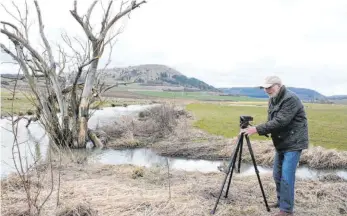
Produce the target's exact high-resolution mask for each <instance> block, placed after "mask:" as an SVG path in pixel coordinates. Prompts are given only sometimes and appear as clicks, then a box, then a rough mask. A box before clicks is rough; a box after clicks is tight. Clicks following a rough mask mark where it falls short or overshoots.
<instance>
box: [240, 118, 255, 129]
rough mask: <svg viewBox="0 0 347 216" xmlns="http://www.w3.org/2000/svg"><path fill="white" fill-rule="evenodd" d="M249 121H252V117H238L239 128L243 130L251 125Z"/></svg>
mask: <svg viewBox="0 0 347 216" xmlns="http://www.w3.org/2000/svg"><path fill="white" fill-rule="evenodd" d="M250 121H253V117H252V116H240V128H241V129H245V128H247V127H248V126H250V125H251V124H250V123H249V122H250Z"/></svg>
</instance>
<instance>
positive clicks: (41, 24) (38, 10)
mask: <svg viewBox="0 0 347 216" xmlns="http://www.w3.org/2000/svg"><path fill="white" fill-rule="evenodd" d="M34 3H35V6H36V11H37V16H38V19H39V28H40V34H41V38H42V40H43V43H44V44H45V48H46V51H47V52H48V57H49V61H50V63H51V67H50V68H51V69H53V68H55V63H54V58H53V54H52V49H51V46H50V45H49V43H48V40H47V38H46V35H45V33H44V32H43V28H44V26H43V23H42V16H41V10H40V7H39V4H38V3H37V0H34Z"/></svg>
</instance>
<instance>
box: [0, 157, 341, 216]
mask: <svg viewBox="0 0 347 216" xmlns="http://www.w3.org/2000/svg"><path fill="white" fill-rule="evenodd" d="M54 173H55V175H54V176H56V174H57V169H56V168H54ZM223 177H224V174H223V173H211V174H202V173H198V172H181V171H170V179H168V173H167V168H165V167H162V168H160V167H158V168H150V169H147V168H142V167H136V166H130V165H122V166H112V165H97V164H94V165H89V166H86V165H85V164H82V165H78V164H73V163H70V164H66V165H63V168H62V170H61V188H60V201H61V202H60V205H59V207H56V196H57V191H56V190H55V191H54V192H53V194H52V196H51V198H50V199H49V200H48V201H47V203H46V205H45V206H44V208H43V210H42V215H69V214H66V213H67V212H72V211H73V210H74V211H75V212H78V211H80V213H81V212H82V211H85V212H86V211H88V213H89V215H175V216H176V215H187V216H190V215H192V216H193V215H194V216H196V215H209V213H210V211H211V209H212V208H213V206H214V204H215V201H216V197H215V195H216V194H218V191H219V189H220V185H221V182H222V180H223ZM261 179H262V183H263V186H264V190H265V193H266V196H267V199H268V201H269V202H270V201H273V200H274V199H275V185H274V183H273V181H272V178H271V176H269V175H262V176H261ZM55 181H57V179H55ZM49 182H50V178H45V179H44V180H43V181H41V182H40V189H41V190H42V192H43V193H44V194H47V193H48V191H49V188H50V184H49ZM169 184H170V189H169ZM296 185H297V186H296V208H295V212H296V215H305V216H309V215H342V214H346V212H347V205H346V203H347V182H344V181H341V180H335V181H331V180H329V181H303V180H298V181H297V184H296ZM1 186H2V194H1V201H2V209H1V215H17V214H18V213H20V212H21V211H23V210H24V209H25V208H26V203H25V193H24V190H23V188H22V187H20V186H19V185H18V179H16V178H9V179H8V180H5V181H2V182H1ZM275 211H276V210H273V209H272V211H271V213H274V212H275ZM271 213H268V212H267V211H266V209H265V206H264V203H263V198H262V195H261V191H260V188H259V185H258V182H257V178H256V176H248V177H240V176H238V175H237V174H236V175H235V176H234V177H233V181H232V184H231V187H230V192H229V197H228V198H227V199H225V198H222V199H221V200H220V203H219V205H218V208H217V212H216V214H215V215H257V216H260V215H271ZM70 215H71V214H70ZM76 215H77V214H76Z"/></svg>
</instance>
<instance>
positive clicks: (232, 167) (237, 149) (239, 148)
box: [211, 118, 270, 214]
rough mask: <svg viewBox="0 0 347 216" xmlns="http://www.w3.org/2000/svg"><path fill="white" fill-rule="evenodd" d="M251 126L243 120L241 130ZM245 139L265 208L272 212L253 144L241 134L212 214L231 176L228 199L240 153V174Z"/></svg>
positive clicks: (226, 194) (227, 190) (246, 136)
mask: <svg viewBox="0 0 347 216" xmlns="http://www.w3.org/2000/svg"><path fill="white" fill-rule="evenodd" d="M248 125H249V123H248V121H246V122H243V121H242V118H241V129H244V128H247V127H248ZM244 138H246V142H247V146H248V150H249V153H250V154H251V157H252V162H253V166H254V169H255V173H256V174H257V177H258V182H259V185H260V189H261V192H262V194H263V198H264V202H265V206H266V209H267V211H268V212H269V211H270V208H269V206H268V203H267V200H266V197H265V193H264V189H263V185H262V183H261V180H260V177H259V171H258V168H257V164H256V162H255V159H254V154H253V150H252V146H251V142H250V141H249V137H248V135H244V132H241V133H240V134H239V136H238V141H237V146H236V148H235V150H234V152H233V154H232V158H231V160H230V163H229V166H228V168H227V170H225V173H226V175H225V178H224V181H223V184H222V187H221V189H220V192H219V196H218V198H217V201H216V204H215V206H214V208H213V210H212V212H211V213H212V214H214V213H215V211H216V208H217V205H218V202H219V199H220V197H221V195H222V192H223V189H224V186H225V182H226V180H227V178H228V176H229V175H230V177H229V182H228V186H227V189H226V192H225V196H224V197H225V198H227V197H228V192H229V187H230V183H231V178H232V176H233V171H234V168H235V162H236V158H237V155H238V153H239V162H238V173H240V168H241V156H242V146H243V140H244Z"/></svg>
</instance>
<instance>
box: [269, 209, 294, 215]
mask: <svg viewBox="0 0 347 216" xmlns="http://www.w3.org/2000/svg"><path fill="white" fill-rule="evenodd" d="M293 215H294V214H293V213H292V212H285V211H282V210H281V211H280V212H278V213H276V214H274V216H293Z"/></svg>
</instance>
